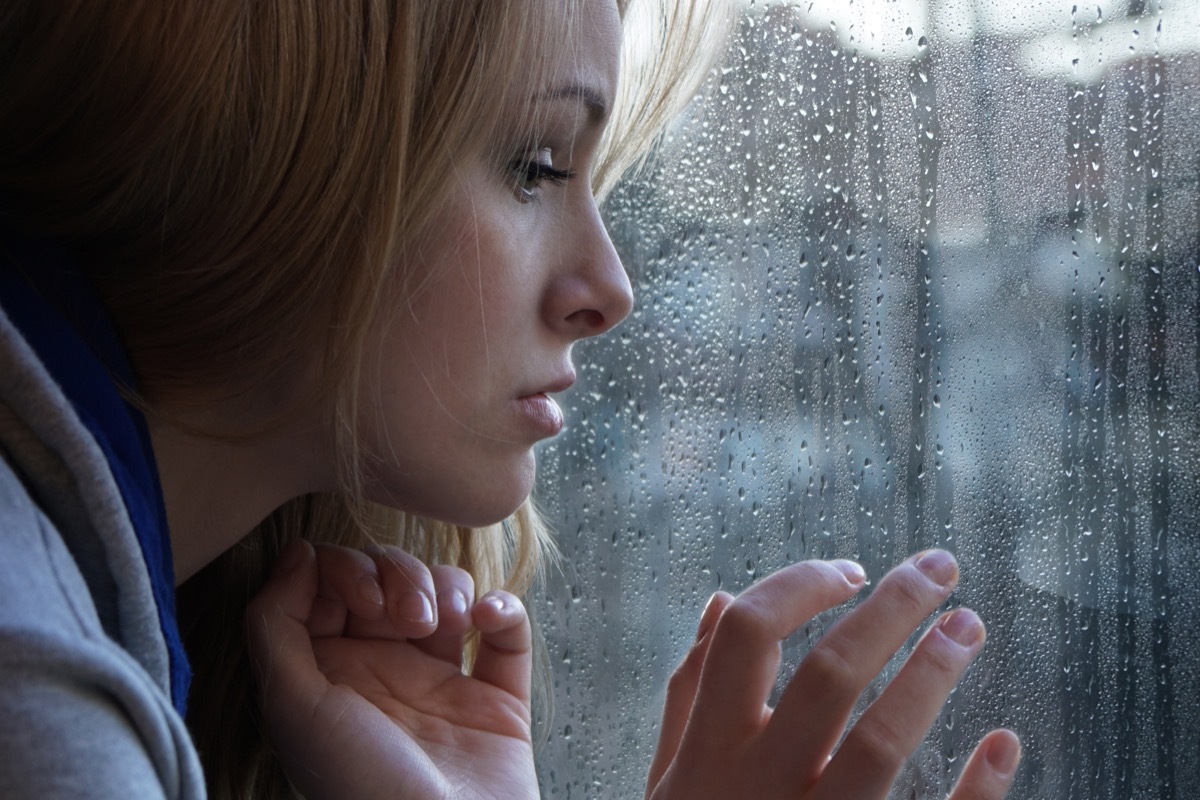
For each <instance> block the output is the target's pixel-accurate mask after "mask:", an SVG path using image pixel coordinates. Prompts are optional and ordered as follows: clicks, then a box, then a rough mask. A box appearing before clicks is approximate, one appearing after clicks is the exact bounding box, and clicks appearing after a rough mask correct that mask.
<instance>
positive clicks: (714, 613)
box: [646, 550, 1020, 800]
mask: <svg viewBox="0 0 1200 800" xmlns="http://www.w3.org/2000/svg"><path fill="white" fill-rule="evenodd" d="M957 580H958V567H957V564H956V563H955V561H954V559H953V557H952V556H950V554H949V553H945V552H943V551H940V550H930V551H927V552H925V553H919V554H917V555H916V556H913V557H912V558H910V559H908V560H907V561H905V562H904V563H903V564H901V565H900V566H898V567H896V568H895V569H894V570H892V571H891V572H890V573H889V574H888V575H887V577H885V578H884V579H883V580H882V581H881V582H880V584H879V586H878V587H877V588H876V589H875V591H874V592H873V593H872V595H871V596H870V597H869V598H867V599H866V600H865V601H863V603H862V604H861V605H860V606H858V608H856V609H854V610H853V611H851V612H850V613H849V614H847V615H846V617H845V618H843V619H842V620H840V621H839V622H838V623H837V624H836V625H834V626H833V628H832V629H831V630H830V631H829V632H828V633H827V634H826V635H825V636H824V637H823V638H822V639H821V640H820V642H818V643H817V645H816V646H815V647H813V649H812V650H811V651H810V652H809V654H808V655H807V656H806V657H805V658H804V660H803V661H802V662H801V664H800V666H799V667H798V668H797V670H796V674H795V675H794V676H793V678H792V680H791V682H790V683H789V685H788V687H787V688H786V689H785V691H784V693H783V695H782V697H781V698H780V700H779V703H778V704H777V705H776V707H775V708H774V709H772V708H770V707H769V706H768V705H767V698H768V695H769V693H770V692H771V689H772V687H773V686H774V684H775V679H776V675H777V673H778V670H779V662H780V642H781V641H782V640H783V639H784V638H786V637H787V636H789V635H791V634H792V633H793V632H795V631H796V630H797V629H799V628H800V627H801V626H803V625H805V624H807V623H808V622H809V621H810V619H811V618H812V617H813V616H815V615H816V614H818V613H820V612H822V611H825V610H827V609H829V608H832V607H833V606H836V605H838V604H839V603H843V602H845V601H846V600H848V599H850V598H851V597H852V596H853V595H854V594H855V593H856V592H857V591H858V590H859V589H861V588H862V586H863V585H864V582H865V576H864V574H863V572H862V570H861V568H860V567H859V566H858V565H857V564H854V563H852V562H848V561H831V562H822V561H806V562H804V563H801V564H795V565H793V566H790V567H787V568H785V569H783V570H780V571H779V572H777V573H775V574H773V575H771V576H769V577H767V578H765V579H763V580H762V581H759V582H758V583H756V584H755V585H754V586H751V587H750V588H749V589H747V590H746V591H744V592H742V594H740V595H739V596H738V597H736V598H735V597H732V596H731V595H729V594H727V593H724V592H718V593H717V594H715V595H713V598H712V600H710V601H709V604H708V607H707V608H706V609H705V610H704V614H703V615H702V616H701V620H700V627H699V633H698V635H697V641H696V644H695V645H694V646H693V647H692V650H691V652H689V653H688V655H687V656H686V657H685V658H684V660H683V662H682V663H681V664H680V666H679V668H678V669H677V670H676V672H675V674H674V675H673V676H672V678H671V681H670V684H669V685H668V688H667V702H666V708H665V710H664V712H663V726H662V732H661V734H660V737H659V746H658V751H657V753H656V754H655V757H654V761H653V763H652V765H651V768H650V779H649V784H648V787H647V790H646V796H647V798H651V799H652V800H674V798H688V800H704V798H730V797H753V798H755V800H769V799H770V798H785V797H786V798H805V800H818V799H827V800H847V798H854V800H871V799H873V798H884V797H886V796H887V794H888V791H889V789H890V788H891V785H892V783H893V782H894V781H895V779H896V776H897V775H898V774H899V772H900V769H901V767H902V766H903V764H904V762H905V760H907V758H908V757H909V756H910V755H911V754H912V752H913V750H915V749H916V747H917V745H919V744H920V743H921V741H922V739H924V736H925V731H926V730H927V729H928V728H929V726H930V725H931V724H932V723H933V721H934V720H935V719H936V718H937V715H938V712H939V710H940V709H941V707H942V705H943V703H944V702H945V699H946V697H947V696H948V695H949V694H950V691H951V690H952V689H953V688H954V685H955V684H956V683H957V682H958V679H959V677H960V676H961V675H962V673H963V671H964V670H965V669H966V668H967V665H968V664H969V663H970V662H971V660H972V659H973V658H974V657H975V655H976V654H977V653H978V652H979V650H980V648H982V647H983V641H984V629H983V625H982V623H981V622H980V621H979V618H978V617H977V616H976V615H975V614H974V613H973V612H972V611H969V610H967V609H965V608H960V609H956V610H954V611H950V612H948V613H946V614H943V615H942V616H941V617H940V618H939V619H938V620H937V621H935V622H934V624H933V625H932V626H931V627H930V628H929V630H927V631H926V632H925V635H924V636H923V637H922V638H921V641H920V643H919V644H918V645H917V647H916V650H915V651H914V652H913V654H912V655H911V656H910V657H909V659H908V661H907V662H906V663H905V665H904V667H903V668H902V669H901V670H900V672H899V673H898V674H897V676H896V677H895V679H894V680H893V681H892V682H891V684H890V685H889V686H888V687H887V689H886V690H885V691H884V692H883V694H882V695H881V696H880V697H879V699H877V700H876V701H875V702H874V703H873V704H872V705H871V706H870V708H869V709H868V710H867V711H866V713H864V714H863V716H862V718H861V719H859V721H858V722H857V724H855V726H854V727H853V728H852V729H851V730H850V731H849V733H846V735H845V740H844V741H842V742H841V745H840V746H839V745H838V742H839V741H841V740H842V734H843V733H844V732H845V728H846V724H847V722H848V720H849V718H850V714H851V712H852V710H853V708H854V704H855V702H856V700H857V699H858V697H859V695H861V694H862V692H863V690H864V689H866V687H867V684H868V683H870V681H871V680H872V679H873V678H874V677H875V676H876V675H877V674H878V673H879V671H880V670H882V669H883V667H884V666H885V665H886V664H887V662H888V660H889V659H890V658H891V657H892V655H893V654H894V653H895V652H896V650H898V649H899V648H900V647H901V645H903V644H904V642H905V640H906V639H907V638H908V637H909V635H910V634H911V633H912V631H913V630H915V629H916V627H917V626H918V625H919V624H920V623H921V621H922V620H924V619H925V618H926V617H927V616H928V615H929V614H930V613H932V612H933V611H934V610H935V609H936V608H937V607H938V606H939V605H940V604H941V603H942V602H943V601H945V599H946V598H947V597H948V596H949V594H950V592H951V591H952V590H953V588H954V586H955V584H956V583H957ZM1019 747H1020V746H1019V743H1018V742H1017V739H1016V736H1015V735H1014V734H1013V733H1011V732H1010V731H1006V730H996V731H992V732H991V733H989V734H988V735H987V736H986V737H984V739H983V741H982V742H981V743H980V744H979V746H978V747H977V748H976V750H975V752H974V753H973V754H972V756H971V758H970V759H969V760H968V762H967V765H966V767H965V768H964V770H963V773H962V775H961V777H960V778H959V781H958V783H957V785H956V786H955V788H954V791H953V792H952V793H951V794H950V800H999V798H1002V797H1003V796H1004V795H1005V793H1006V792H1007V791H1008V786H1009V784H1011V783H1012V779H1013V774H1014V772H1015V769H1016V762H1017V759H1018V758H1019ZM835 749H836V752H835ZM831 756H832V757H831Z"/></svg>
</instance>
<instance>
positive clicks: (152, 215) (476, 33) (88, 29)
mask: <svg viewBox="0 0 1200 800" xmlns="http://www.w3.org/2000/svg"><path fill="white" fill-rule="evenodd" d="M576 2H582V0H576ZM626 5H628V0H623V1H622V2H619V3H618V6H619V7H620V9H621V11H622V14H623V15H624V13H625V11H626V8H625V7H626ZM571 8H572V5H571V4H570V3H567V2H565V0H543V1H542V2H541V3H535V2H511V3H510V2H495V0H391V1H390V2H389V1H387V0H353V1H350V0H346V2H334V0H274V1H271V0H261V2H244V0H172V2H162V1H161V0H120V2H102V0H61V1H60V2H57V3H45V2H43V0H25V2H19V1H18V0H9V2H7V3H5V4H4V6H3V7H2V8H0V214H2V215H3V216H4V218H5V219H6V220H7V221H8V222H9V223H10V224H12V225H13V226H14V227H18V228H21V229H25V230H33V231H37V232H40V233H42V234H44V235H47V236H52V237H55V238H57V239H58V240H60V241H61V242H62V243H64V244H65V245H66V246H68V247H69V248H71V249H72V251H73V252H74V253H75V255H76V256H77V258H78V260H79V262H80V264H81V265H82V266H83V268H84V269H85V270H87V271H88V273H89V274H90V275H91V276H92V277H93V279H94V281H95V283H96V285H97V287H98V289H99V290H100V293H101V296H102V297H103V299H104V302H105V304H106V306H107V307H108V309H109V311H110V312H111V314H112V317H113V319H114V321H115V323H116V325H117V327H118V330H119V331H120V334H121V336H122V338H123V340H124V342H125V344H126V346H127V348H128V351H129V354H130V358H131V361H132V363H133V365H134V368H135V372H136V374H137V379H138V386H137V394H136V396H135V397H134V398H133V399H134V400H135V402H137V403H138V404H140V405H141V406H142V407H143V408H145V409H146V410H147V412H148V413H151V414H155V413H162V411H163V409H165V408H181V407H187V406H192V407H197V408H199V407H203V406H204V405H205V404H206V403H209V402H211V401H213V400H217V399H228V398H235V397H237V396H239V395H240V394H243V393H246V392H248V391H249V390H250V389H251V387H253V386H255V385H261V384H263V383H267V382H269V381H271V380H272V379H273V378H275V377H277V376H280V375H282V374H284V372H285V371H286V369H287V368H288V366H289V365H290V364H293V363H295V361H296V360H297V359H299V358H302V357H308V358H311V355H312V354H314V353H317V354H320V358H321V362H320V363H321V366H322V368H321V370H320V375H321V378H320V381H319V385H317V386H314V387H312V391H309V392H305V393H303V394H302V395H300V397H302V398H303V399H297V400H296V404H295V405H294V406H290V407H288V408H285V409H282V410H281V411H280V419H283V418H285V417H286V416H287V415H289V414H292V413H299V412H301V411H303V410H306V409H312V408H322V409H330V411H329V412H328V418H329V423H330V426H331V429H332V430H333V432H334V436H335V439H336V445H337V452H339V453H340V454H342V455H341V458H342V463H340V464H339V465H337V466H338V472H339V475H340V476H341V480H342V483H343V489H342V491H341V492H339V493H337V494H330V495H313V496H307V497H303V498H300V499H297V500H295V501H293V502H291V503H288V504H287V505H285V506H284V507H282V508H280V509H279V510H278V511H277V512H276V513H274V514H273V515H272V516H271V517H270V518H268V519H267V520H266V521H265V522H264V523H262V524H261V525H260V526H259V527H258V528H257V529H256V530H255V531H254V532H252V533H251V534H250V535H248V536H247V537H246V538H245V539H244V540H243V541H242V542H240V543H239V544H238V545H236V546H235V547H233V548H231V549H230V550H228V551H227V552H226V553H225V554H223V555H222V556H221V557H220V558H218V559H217V560H216V561H215V562H213V563H212V564H210V565H209V566H208V567H206V568H205V569H204V570H202V571H201V572H200V573H199V574H198V575H196V576H195V577H194V578H192V579H191V580H190V581H188V583H187V584H185V585H184V586H183V587H182V588H181V590H180V593H179V601H180V618H181V625H182V627H183V628H184V634H185V638H186V640H187V643H188V649H189V653H190V657H191V659H192V662H193V667H194V672H195V681H194V684H193V689H192V696H191V703H190V705H191V709H192V711H191V712H190V714H189V725H190V726H191V728H192V731H193V735H194V737H195V741H196V744H197V747H198V748H199V750H200V752H201V756H202V758H203V760H204V763H205V765H206V772H207V776H208V781H209V789H210V792H211V793H212V795H213V796H214V797H224V796H237V797H241V796H255V797H268V796H282V795H286V794H287V793H288V789H287V784H286V779H285V778H284V776H283V775H282V772H281V771H280V770H279V769H278V766H277V765H276V764H275V762H274V759H273V758H272V756H271V754H270V750H269V744H268V743H266V742H265V741H264V738H263V736H262V734H261V730H260V726H259V721H258V719H257V711H256V708H257V706H256V703H255V702H254V700H253V697H252V696H251V693H252V682H251V679H250V671H249V668H248V664H247V659H246V655H245V647H244V642H243V640H242V618H243V615H244V609H245V605H246V602H247V601H248V600H249V598H250V597H251V596H253V594H254V593H255V592H256V591H257V589H258V587H259V586H260V585H261V583H262V581H263V579H264V578H265V575H266V573H267V570H268V568H269V566H270V564H271V563H272V562H273V561H274V558H275V555H276V554H277V553H278V552H279V550H280V549H281V548H282V547H283V546H284V545H285V544H286V543H287V542H288V541H290V540H291V539H292V538H295V537H297V536H305V537H308V538H310V539H318V540H322V541H330V542H335V543H340V544H344V545H347V546H351V547H361V546H363V545H364V544H365V543H367V542H368V541H384V542H391V543H396V544H398V545H400V546H402V547H404V548H405V549H407V550H409V551H410V552H413V553H414V554H415V555H417V556H419V557H420V558H422V559H424V560H425V561H426V562H428V563H450V564H457V565H459V566H461V567H463V568H465V569H467V570H468V571H470V572H471V573H472V574H473V575H474V577H475V582H476V586H477V587H478V590H479V591H480V592H481V593H482V592H485V591H488V590H490V589H492V588H495V587H504V588H507V589H509V590H510V591H513V592H516V593H518V594H523V593H525V592H526V591H527V590H528V589H529V588H530V587H531V586H532V585H533V583H534V581H535V579H536V577H537V575H538V572H539V570H540V569H541V567H542V565H543V564H544V562H545V556H546V554H547V553H548V552H550V550H551V544H550V539H549V537H548V535H547V532H546V530H545V526H544V525H543V524H542V523H541V522H540V520H539V518H538V515H537V513H536V512H535V510H534V508H533V507H532V505H531V504H530V503H529V502H526V503H525V504H524V505H523V506H522V507H521V508H520V509H519V510H518V511H517V512H516V513H515V514H514V515H513V516H512V517H511V518H510V519H508V520H506V521H505V522H503V523H501V524H498V525H494V526H491V527H489V528H485V529H468V528H462V527H458V526H452V525H447V524H445V523H441V522H438V521H435V520H428V519H417V518H414V517H412V516H409V515H405V514H403V513H401V512H397V511H395V510H392V509H385V508H382V507H377V506H372V505H370V504H367V503H366V502H364V501H363V500H362V499H361V496H362V495H361V491H360V487H361V483H360V481H361V478H360V467H361V464H360V460H361V453H360V449H359V439H358V435H359V434H358V430H357V423H356V421H355V420H356V416H355V414H354V413H353V411H352V410H353V409H355V408H357V407H358V398H357V396H356V394H357V391H358V387H359V386H360V385H361V383H362V381H361V380H360V377H361V373H362V372H363V371H364V369H365V367H364V362H363V356H364V348H363V346H362V345H363V341H364V336H365V335H366V331H367V328H368V326H369V323H370V321H371V320H372V319H374V318H375V317H376V315H377V314H378V313H380V310H379V309H378V308H377V303H378V298H379V297H381V295H383V293H382V292H380V291H379V290H380V287H381V285H382V284H383V282H384V280H385V279H386V278H387V277H388V275H389V274H390V273H391V272H392V271H393V270H396V269H404V268H405V267H404V265H405V264H406V263H407V261H408V260H407V259H406V255H407V254H408V253H409V252H410V251H411V249H412V248H413V247H415V245H416V243H417V242H418V241H419V239H420V236H421V232H422V231H423V230H424V229H425V227H426V225H427V224H428V223H429V222H430V215H431V214H433V213H434V212H435V211H436V209H437V208H438V204H439V201H440V198H441V197H442V193H443V186H444V184H445V181H444V176H445V175H446V174H448V173H449V172H450V171H451V169H452V167H453V161H454V159H455V158H456V157H459V156H461V154H464V153H474V152H479V151H480V150H481V148H487V147H490V146H492V145H493V144H494V143H493V142H492V141H490V137H492V136H493V133H494V131H495V130H496V129H497V126H498V124H499V121H500V119H501V115H502V114H503V113H504V111H505V109H506V108H508V107H510V106H511V104H512V103H513V102H515V98H513V97H510V96H509V94H510V92H509V87H513V86H517V85H522V84H523V85H528V80H529V75H530V73H531V71H532V73H533V75H534V76H535V79H536V76H537V74H538V72H537V71H538V69H540V68H542V67H543V66H544V65H541V64H540V63H539V61H538V57H539V54H548V53H550V52H553V50H552V48H554V47H555V46H557V43H558V42H560V41H566V40H569V39H568V38H567V35H568V34H569V31H568V30H567V28H568V27H569V25H570V24H571V21H572V19H573V18H574V17H575V16H576V15H575V14H573V13H572V12H571ZM662 8H663V9H665V10H664V11H662V13H660V14H659V15H658V16H657V17H656V19H657V21H656V22H653V23H652V24H650V25H649V26H648V27H647V28H646V30H648V31H650V35H651V39H652V40H654V41H656V42H660V43H661V44H662V45H663V46H656V47H652V48H649V49H648V50H647V52H652V53H655V56H654V57H653V58H651V59H648V60H645V59H643V60H642V61H641V62H640V63H638V64H637V65H636V69H634V70H631V69H630V67H629V66H628V65H627V66H626V74H625V76H624V78H623V87H625V88H623V89H622V92H621V94H620V96H619V98H618V103H617V107H616V108H615V109H614V115H613V119H614V124H613V125H612V126H611V128H610V131H609V134H608V136H607V139H606V142H607V150H606V154H607V157H605V158H601V159H600V161H599V162H598V164H599V165H598V168H597V170H596V173H595V179H596V185H597V189H598V190H600V191H604V190H606V189H607V188H609V187H610V186H611V185H612V184H613V183H614V182H615V180H616V178H617V177H619V176H620V174H621V173H622V172H624V170H625V169H626V168H627V167H628V166H629V165H630V164H632V163H634V161H636V159H637V157H638V155H639V154H640V153H643V152H645V151H646V149H647V146H648V145H649V143H650V142H651V141H652V140H653V138H654V137H655V136H656V135H657V134H658V132H659V131H661V130H662V128H663V126H664V125H665V123H666V121H667V120H669V118H670V117H671V116H672V115H673V114H674V112H675V111H676V110H677V109H678V107H679V105H680V102H681V101H686V99H688V97H689V96H690V93H691V91H692V90H693V89H694V87H695V85H696V83H697V81H698V79H699V77H701V76H702V74H703V72H704V70H705V69H706V68H707V63H706V62H700V61H698V60H697V59H695V58H694V54H695V52H696V48H697V47H698V46H702V45H703V43H704V42H708V41H710V40H711V39H712V37H713V34H714V32H717V33H719V32H720V31H721V29H722V26H721V25H720V24H719V23H720V15H719V14H714V13H712V10H711V9H703V10H702V9H700V8H699V6H698V5H696V4H693V3H689V2H686V0H684V1H683V2H679V3H676V4H675V5H674V6H673V7H672V6H670V5H669V4H665V3H664V4H662ZM714 21H716V22H717V23H718V24H714ZM519 75H520V76H523V78H524V80H523V81H518V80H516V78H517V76H519ZM407 277H408V276H406V278H407ZM413 277H414V280H415V279H419V276H413ZM301 406H303V408H302V407H301ZM208 433H210V434H211V435H215V436H225V437H231V438H244V437H252V436H255V435H258V434H261V433H262V431H261V430H258V431H254V430H238V429H236V428H228V429H219V430H213V431H209V432H208Z"/></svg>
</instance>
